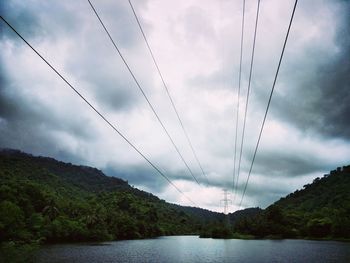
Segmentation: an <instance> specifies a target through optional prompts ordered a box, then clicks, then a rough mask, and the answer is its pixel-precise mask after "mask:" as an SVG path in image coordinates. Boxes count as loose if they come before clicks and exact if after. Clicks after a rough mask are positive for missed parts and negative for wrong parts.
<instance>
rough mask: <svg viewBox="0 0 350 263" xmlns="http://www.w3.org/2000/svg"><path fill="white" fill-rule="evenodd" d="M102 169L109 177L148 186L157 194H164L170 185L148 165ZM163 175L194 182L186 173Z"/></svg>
mask: <svg viewBox="0 0 350 263" xmlns="http://www.w3.org/2000/svg"><path fill="white" fill-rule="evenodd" d="M102 169H103V171H104V172H105V173H106V174H107V175H109V176H115V177H119V178H123V179H125V180H127V181H128V182H129V183H130V184H132V185H139V186H146V187H148V188H149V189H153V190H154V191H156V192H162V191H163V190H164V189H165V188H166V187H167V186H168V185H169V183H168V182H167V181H166V179H165V178H163V177H162V176H161V175H160V174H159V173H157V172H156V171H155V170H154V169H153V168H152V167H150V166H148V165H147V164H145V165H137V166H128V167H123V166H120V165H118V166H115V165H112V164H109V165H107V166H106V167H105V168H102ZM161 170H162V169H161ZM163 173H164V174H165V175H166V176H167V177H168V178H169V179H170V180H171V181H174V180H185V181H192V178H191V177H190V176H189V175H187V173H186V172H176V173H172V172H169V171H163Z"/></svg>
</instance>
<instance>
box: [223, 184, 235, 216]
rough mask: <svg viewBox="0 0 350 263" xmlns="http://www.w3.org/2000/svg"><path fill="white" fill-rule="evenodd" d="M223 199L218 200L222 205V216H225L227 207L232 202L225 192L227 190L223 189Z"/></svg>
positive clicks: (228, 194)
mask: <svg viewBox="0 0 350 263" xmlns="http://www.w3.org/2000/svg"><path fill="white" fill-rule="evenodd" d="M223 194H224V199H221V200H220V204H223V206H224V214H225V215H227V213H228V205H229V204H232V200H231V199H230V193H229V192H228V191H227V189H224V193H223Z"/></svg>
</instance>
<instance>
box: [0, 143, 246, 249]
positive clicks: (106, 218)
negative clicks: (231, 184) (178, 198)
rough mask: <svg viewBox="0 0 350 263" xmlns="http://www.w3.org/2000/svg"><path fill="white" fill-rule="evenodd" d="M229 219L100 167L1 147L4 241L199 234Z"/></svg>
mask: <svg viewBox="0 0 350 263" xmlns="http://www.w3.org/2000/svg"><path fill="white" fill-rule="evenodd" d="M247 211H248V212H247V213H248V214H250V213H251V211H250V210H247ZM239 213H240V214H242V213H243V214H244V212H239ZM238 217H239V216H238ZM235 218H236V216H235V215H231V219H232V220H235ZM225 220H226V217H225V215H224V214H222V213H216V212H212V211H209V210H205V209H201V208H194V207H184V206H179V205H175V204H170V203H167V202H165V201H164V200H160V199H159V198H158V197H156V196H154V195H152V194H150V193H147V192H145V191H141V190H139V189H136V188H134V187H131V186H130V185H129V184H128V183H127V182H126V181H124V180H122V179H119V178H115V177H108V176H106V175H105V174H104V173H103V172H102V171H100V170H98V169H96V168H92V167H87V166H79V165H73V164H71V163H64V162H60V161H57V160H55V159H53V158H48V157H40V156H39V157H36V156H33V155H31V154H27V153H24V152H21V151H18V150H12V149H1V150H0V242H1V243H4V242H5V243H6V242H9V241H10V240H12V241H15V242H29V241H38V242H72V241H88V240H108V239H133V238H145V237H154V236H160V235H175V234H176V235H179V234H199V233H200V232H201V231H202V230H203V229H207V228H209V227H210V226H212V225H222V224H223V222H224V221H225Z"/></svg>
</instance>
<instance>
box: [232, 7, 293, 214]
mask: <svg viewBox="0 0 350 263" xmlns="http://www.w3.org/2000/svg"><path fill="white" fill-rule="evenodd" d="M297 4H298V0H295V3H294V7H293V12H292V15H291V18H290V21H289V26H288V30H287V34H286V37H285V40H284V43H283V48H282V52H281V56H280V59H279V62H278V66H277V71H276V74H275V78H274V81H273V84H272V89H271V92H270V97H269V100H268V103H267V107H266V111H265V115H264V119H263V122H262V124H261V129H260V133H259V137H258V141H257V143H256V146H255V150H254V155H253V159H252V162H251V165H250V168H249V172H248V176H247V180H246V182H245V186H244V190H243V194H242V198H241V201H240V203H239V208H241V206H242V202H243V199H244V195H245V193H246V190H247V186H248V183H249V178H250V175H251V172H252V169H253V165H254V161H255V157H256V153H257V151H258V147H259V143H260V140H261V135H262V133H263V130H264V125H265V122H266V117H267V113H268V111H269V107H270V104H271V99H272V95H273V92H274V90H275V85H276V81H277V76H278V73H279V70H280V66H281V62H282V58H283V54H284V50H285V48H286V44H287V40H288V36H289V32H290V28H291V26H292V22H293V18H294V14H295V9H296V7H297Z"/></svg>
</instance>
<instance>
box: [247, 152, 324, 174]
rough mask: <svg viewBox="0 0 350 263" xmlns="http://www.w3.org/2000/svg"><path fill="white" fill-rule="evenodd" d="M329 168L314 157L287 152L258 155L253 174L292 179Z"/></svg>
mask: <svg viewBox="0 0 350 263" xmlns="http://www.w3.org/2000/svg"><path fill="white" fill-rule="evenodd" d="M328 168H329V167H328V166H327V164H326V163H324V162H323V161H322V160H318V159H317V158H316V157H315V156H307V154H304V155H302V156H301V155H298V154H296V153H288V152H273V153H265V152H263V153H260V154H259V155H258V156H257V157H256V159H255V162H254V173H259V174H265V175H269V176H272V177H280V178H292V177H298V176H303V175H305V174H309V173H314V172H319V171H323V170H327V169H328Z"/></svg>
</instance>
